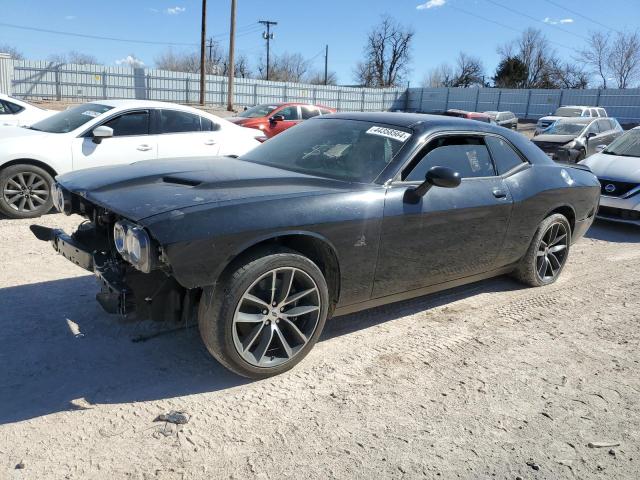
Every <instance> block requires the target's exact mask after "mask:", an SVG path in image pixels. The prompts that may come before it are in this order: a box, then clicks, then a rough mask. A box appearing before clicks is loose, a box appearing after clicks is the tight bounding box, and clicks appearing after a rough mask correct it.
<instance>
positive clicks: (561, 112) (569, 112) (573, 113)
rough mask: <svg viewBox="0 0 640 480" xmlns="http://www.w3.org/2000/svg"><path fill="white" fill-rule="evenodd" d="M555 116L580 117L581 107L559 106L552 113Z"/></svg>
mask: <svg viewBox="0 0 640 480" xmlns="http://www.w3.org/2000/svg"><path fill="white" fill-rule="evenodd" d="M554 115H555V116H556V117H581V116H582V109H581V108H571V107H560V108H559V109H557V110H556V113H554Z"/></svg>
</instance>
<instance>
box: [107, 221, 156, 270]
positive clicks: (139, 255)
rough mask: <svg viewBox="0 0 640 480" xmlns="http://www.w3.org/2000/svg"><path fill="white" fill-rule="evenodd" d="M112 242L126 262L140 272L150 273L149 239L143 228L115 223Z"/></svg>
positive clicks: (122, 222) (124, 223) (132, 224)
mask: <svg viewBox="0 0 640 480" xmlns="http://www.w3.org/2000/svg"><path fill="white" fill-rule="evenodd" d="M113 241H114V243H115V246H116V250H117V251H118V253H119V254H120V255H121V256H122V258H124V259H125V260H126V261H127V262H129V263H130V264H131V265H133V266H134V267H135V268H137V269H138V270H140V271H141V272H145V273H149V272H150V271H151V267H152V259H151V239H150V238H149V235H148V234H147V232H146V231H145V230H144V228H142V227H140V226H138V225H136V224H134V223H131V222H126V221H120V222H116V223H115V225H114V226H113Z"/></svg>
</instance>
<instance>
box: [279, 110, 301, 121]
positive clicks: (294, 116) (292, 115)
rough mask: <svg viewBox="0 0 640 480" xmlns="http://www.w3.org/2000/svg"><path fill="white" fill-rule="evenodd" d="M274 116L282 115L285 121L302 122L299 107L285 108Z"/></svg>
mask: <svg viewBox="0 0 640 480" xmlns="http://www.w3.org/2000/svg"><path fill="white" fill-rule="evenodd" d="M274 115H282V116H283V117H284V119H285V120H300V119H299V118H298V107H285V108H283V109H281V110H280V111H279V112H276V113H275V114H274Z"/></svg>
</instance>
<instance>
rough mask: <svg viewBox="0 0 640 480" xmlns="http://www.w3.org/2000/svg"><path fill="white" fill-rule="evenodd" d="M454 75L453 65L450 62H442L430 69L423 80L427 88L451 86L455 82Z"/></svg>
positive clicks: (423, 84)
mask: <svg viewBox="0 0 640 480" xmlns="http://www.w3.org/2000/svg"><path fill="white" fill-rule="evenodd" d="M453 77H454V74H453V67H451V65H449V64H448V63H442V64H440V65H438V66H437V67H435V68H432V69H431V70H429V72H428V73H427V75H426V76H425V78H424V80H423V81H422V86H423V87H425V88H440V87H450V86H451V85H452V83H453Z"/></svg>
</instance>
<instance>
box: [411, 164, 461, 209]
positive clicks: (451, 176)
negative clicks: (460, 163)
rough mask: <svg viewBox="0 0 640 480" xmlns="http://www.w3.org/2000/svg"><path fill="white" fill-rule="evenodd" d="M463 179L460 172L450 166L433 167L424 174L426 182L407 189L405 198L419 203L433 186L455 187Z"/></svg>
mask: <svg viewBox="0 0 640 480" xmlns="http://www.w3.org/2000/svg"><path fill="white" fill-rule="evenodd" d="M461 181H462V178H461V177H460V174H459V173H458V172H456V171H455V170H453V169H451V168H449V167H440V166H435V167H431V168H430V169H429V170H428V171H427V173H426V174H425V176H424V182H422V183H421V184H420V185H418V186H417V187H416V188H412V189H409V190H407V194H406V195H405V198H406V199H407V200H408V201H409V203H417V202H418V201H419V200H420V198H422V197H424V196H425V195H426V193H427V192H428V191H429V190H430V189H431V187H442V188H455V187H457V186H458V185H460V182H461Z"/></svg>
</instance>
